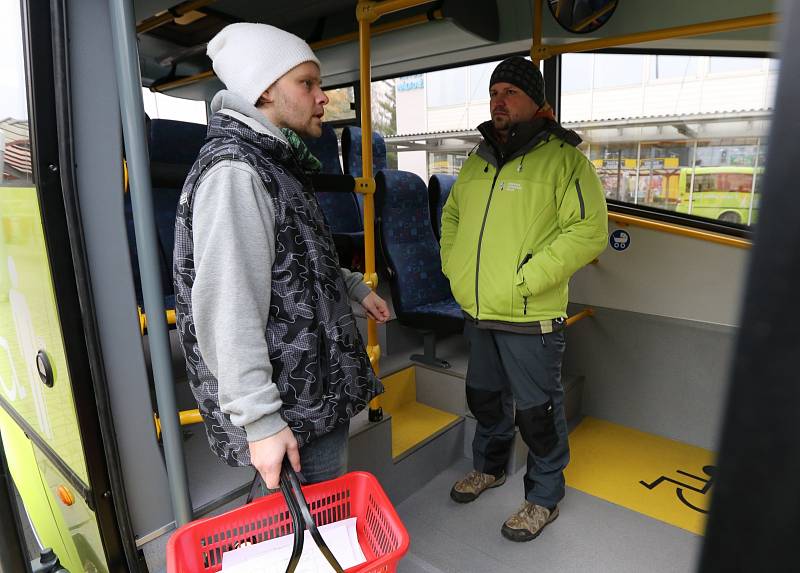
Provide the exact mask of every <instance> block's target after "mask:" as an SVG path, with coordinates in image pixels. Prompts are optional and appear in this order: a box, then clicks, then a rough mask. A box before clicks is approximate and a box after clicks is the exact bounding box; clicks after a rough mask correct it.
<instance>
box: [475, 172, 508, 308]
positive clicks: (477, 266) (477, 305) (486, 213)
mask: <svg viewBox="0 0 800 573" xmlns="http://www.w3.org/2000/svg"><path fill="white" fill-rule="evenodd" d="M501 168H502V164H500V165H498V166H497V168H496V169H495V172H494V179H492V188H491V189H490V190H489V199H488V200H487V201H486V211H484V213H483V222H482V223H481V232H480V234H479V235H478V259H477V261H476V263H475V320H478V318H479V317H480V314H481V300H480V299H479V298H478V277H480V272H481V245H482V243H483V230H484V229H485V228H486V218H487V217H488V216H489V205H491V203H492V195H494V186H495V183H497V177H498V175H500V169H501Z"/></svg>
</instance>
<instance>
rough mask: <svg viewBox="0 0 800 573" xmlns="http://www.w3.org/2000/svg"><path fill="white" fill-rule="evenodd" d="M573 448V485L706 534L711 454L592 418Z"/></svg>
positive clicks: (572, 439)
mask: <svg viewBox="0 0 800 573" xmlns="http://www.w3.org/2000/svg"><path fill="white" fill-rule="evenodd" d="M569 445H570V450H571V459H570V463H569V466H567V470H566V472H565V476H566V480H567V485H569V486H570V487H574V488H575V489H579V490H581V491H583V492H586V493H588V494H590V495H593V496H595V497H599V498H602V499H605V500H607V501H610V502H611V503H615V504H617V505H621V506H623V507H627V508H628V509H631V510H633V511H636V512H638V513H642V514H644V515H647V516H650V517H653V518H655V519H658V520H660V521H664V522H666V523H669V524H671V525H675V526H677V527H680V528H683V529H686V530H688V531H691V532H693V533H697V534H701V535H702V534H703V532H704V531H705V521H706V512H707V510H708V506H709V503H710V501H711V489H712V483H713V478H712V475H711V474H713V472H714V468H713V464H714V454H713V453H712V452H709V451H707V450H704V449H702V448H698V447H696V446H690V445H687V444H683V443H681V442H676V441H673V440H668V439H666V438H661V437H659V436H654V435H651V434H646V433H644V432H640V431H638V430H632V429H630V428H626V427H624V426H619V425H617V424H612V423H611V422H605V421H603V420H597V419H594V418H585V419H584V420H583V421H582V422H581V423H580V425H579V426H578V427H577V428H576V429H575V430H574V431H573V432H572V433H571V434H570V436H569ZM642 482H644V483H642ZM645 484H646V485H645Z"/></svg>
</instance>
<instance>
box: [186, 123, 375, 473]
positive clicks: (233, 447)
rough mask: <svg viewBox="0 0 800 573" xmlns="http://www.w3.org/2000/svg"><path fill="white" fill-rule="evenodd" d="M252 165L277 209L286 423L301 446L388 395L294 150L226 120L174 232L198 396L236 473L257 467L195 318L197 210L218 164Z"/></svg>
mask: <svg viewBox="0 0 800 573" xmlns="http://www.w3.org/2000/svg"><path fill="white" fill-rule="evenodd" d="M225 159H231V160H236V161H244V162H246V163H248V164H249V165H250V166H252V167H253V168H254V169H255V171H256V173H258V175H259V177H260V178H261V181H262V182H263V184H264V187H265V188H266V189H267V192H268V193H269V194H270V197H271V199H272V203H273V205H274V210H275V235H276V236H275V261H274V263H273V266H272V294H271V300H270V310H269V318H268V321H267V326H266V331H265V333H264V336H265V338H266V341H267V347H268V350H269V359H270V362H271V363H272V367H273V373H272V380H273V382H274V383H275V384H276V385H277V388H278V391H279V392H280V395H281V399H282V401H283V405H282V406H281V410H280V414H281V417H282V418H283V419H284V420H285V421H286V423H287V424H288V426H289V427H290V428H291V429H292V431H293V432H294V434H295V437H296V438H297V441H298V443H299V445H300V446H301V447H302V446H303V445H305V444H307V443H309V442H311V441H313V440H315V439H316V438H318V437H320V436H322V435H324V434H326V433H328V432H330V431H331V430H332V429H334V428H335V427H336V426H338V425H340V424H341V423H343V422H344V421H346V420H348V419H350V418H351V417H353V416H354V415H355V414H357V413H358V412H360V411H361V410H363V409H364V408H365V407H366V405H367V403H368V402H369V401H370V400H371V399H372V398H374V397H375V396H376V395H378V394H379V393H381V392H382V391H383V387H382V385H381V383H380V381H379V380H378V379H377V377H376V376H375V373H374V372H373V370H372V367H371V365H370V362H369V358H368V357H367V354H366V351H365V349H364V343H363V342H362V340H361V335H360V334H359V332H358V329H357V328H356V322H355V318H354V317H353V314H352V312H351V309H350V301H349V299H348V296H347V289H346V286H345V283H344V279H343V278H342V274H341V271H340V268H339V259H338V257H337V254H336V248H335V246H334V242H333V238H332V236H331V232H330V229H329V227H328V224H327V222H326V221H325V218H324V216H323V214H322V211H321V210H320V207H319V204H318V203H317V200H316V198H315V197H314V195H313V188H312V187H311V183H310V181H309V180H308V178H307V176H306V175H305V174H304V173H303V172H302V170H301V168H300V166H299V164H298V162H297V160H296V159H295V157H294V155H293V153H292V150H291V148H290V147H289V146H288V145H286V144H285V143H283V142H282V141H279V140H278V139H277V138H275V137H273V136H271V135H265V134H260V133H257V132H256V131H254V130H253V129H251V128H250V127H248V126H247V125H245V124H244V123H242V122H240V121H238V120H236V119H234V118H232V117H230V116H227V115H225V114H223V113H217V114H215V115H214V116H213V117H212V119H211V121H210V122H209V126H208V141H207V142H206V144H205V145H204V146H203V148H202V149H201V151H200V155H199V157H198V159H197V161H196V162H195V164H194V165H193V166H192V169H191V171H190V172H189V176H188V177H187V179H186V182H185V183H184V186H183V190H182V192H181V197H180V201H179V204H178V211H177V220H176V225H175V256H174V261H175V262H174V267H173V276H174V281H175V295H176V297H175V298H176V300H175V302H176V313H177V328H178V333H179V336H180V340H181V345H182V347H183V352H184V356H185V358H186V370H187V374H188V378H189V383H190V385H191V389H192V392H193V394H194V397H195V399H196V400H197V404H198V406H199V409H200V413H201V415H202V417H203V421H204V422H205V427H206V434H207V435H208V441H209V444H210V446H211V449H212V450H213V451H214V452H215V453H216V454H217V455H218V456H219V457H220V458H221V459H222V460H224V461H225V462H226V463H228V464H229V465H231V466H245V465H249V464H250V450H249V448H248V445H247V436H246V434H245V431H244V429H243V428H241V427H238V426H235V425H234V424H233V423H232V422H231V420H230V417H229V416H228V415H227V414H226V413H224V412H223V411H222V410H221V409H220V407H219V397H218V382H217V379H216V378H215V376H214V375H213V374H212V373H211V371H210V370H209V369H208V366H207V365H206V363H205V361H204V360H203V356H202V355H201V353H200V349H199V346H198V343H197V338H196V336H195V327H194V317H193V316H192V284H193V283H194V277H195V268H194V246H193V240H192V208H193V204H194V192H195V188H196V187H197V182H198V181H199V179H200V177H201V176H202V174H203V173H204V172H205V171H206V170H207V169H209V168H210V167H211V166H213V165H214V164H215V163H217V162H218V161H222V160H225Z"/></svg>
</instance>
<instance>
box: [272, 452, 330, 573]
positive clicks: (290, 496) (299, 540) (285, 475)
mask: <svg viewBox="0 0 800 573" xmlns="http://www.w3.org/2000/svg"><path fill="white" fill-rule="evenodd" d="M281 492H283V497H284V498H286V504H287V505H288V506H289V513H290V514H291V515H292V521H293V522H294V548H293V549H292V557H291V559H289V565H288V566H287V567H286V573H294V570H295V569H296V568H297V563H298V562H299V561H300V555H301V554H302V553H303V537H304V535H305V530H306V528H308V531H309V533H311V537H312V538H313V539H314V542H315V543H316V544H317V547H319V550H320V551H321V552H322V554H323V555H324V556H325V559H326V560H327V561H328V563H330V565H331V567H333V569H334V571H336V573H344V570H343V569H342V566H341V565H339V562H338V561H337V560H336V557H334V555H333V552H332V551H331V550H330V548H329V547H328V545H327V544H326V543H325V540H324V539H322V535H320V533H319V529H317V525H316V523H314V517H313V516H312V515H311V510H310V509H309V507H308V503H307V502H306V498H305V496H304V495H303V491H302V490H301V489H300V480H299V479H297V474H296V473H294V470H293V469H292V466H291V464H290V463H289V460H287V459H285V458H284V460H283V466H282V467H281Z"/></svg>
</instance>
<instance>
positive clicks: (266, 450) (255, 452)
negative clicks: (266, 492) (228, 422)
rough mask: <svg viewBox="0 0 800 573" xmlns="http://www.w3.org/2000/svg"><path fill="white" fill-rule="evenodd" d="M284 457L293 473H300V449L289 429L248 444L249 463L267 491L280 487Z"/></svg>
mask: <svg viewBox="0 0 800 573" xmlns="http://www.w3.org/2000/svg"><path fill="white" fill-rule="evenodd" d="M284 455H286V456H288V457H289V463H291V464H292V468H294V471H296V472H299V471H300V449H299V448H298V447H297V439H296V438H295V437H294V433H292V431H291V430H290V429H289V428H284V429H283V430H281V431H280V432H278V433H277V434H274V435H272V436H270V437H269V438H264V439H263V440H258V441H257V442H250V463H252V464H253V467H255V468H256V469H257V470H258V471H259V473H260V474H261V477H262V478H263V479H264V483H265V484H267V487H268V488H269V489H277V488H278V486H279V485H280V477H281V463H282V462H283V457H284Z"/></svg>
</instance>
